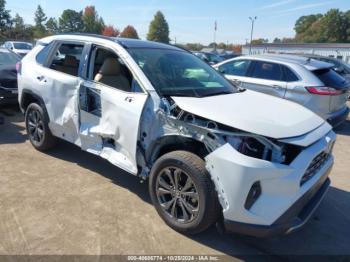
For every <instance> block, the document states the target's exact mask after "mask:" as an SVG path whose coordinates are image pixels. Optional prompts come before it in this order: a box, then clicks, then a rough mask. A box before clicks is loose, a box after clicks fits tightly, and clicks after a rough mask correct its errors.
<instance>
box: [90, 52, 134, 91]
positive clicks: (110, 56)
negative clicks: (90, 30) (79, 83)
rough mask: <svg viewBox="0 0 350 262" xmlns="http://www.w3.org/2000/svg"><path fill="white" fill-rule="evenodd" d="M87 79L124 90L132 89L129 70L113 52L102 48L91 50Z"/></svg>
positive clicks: (131, 77)
mask: <svg viewBox="0 0 350 262" xmlns="http://www.w3.org/2000/svg"><path fill="white" fill-rule="evenodd" d="M89 79H90V80H93V81H95V82H100V83H102V84H105V85H108V86H110V87H114V88H117V89H119V90H123V91H126V92H131V91H132V88H131V87H132V84H133V76H132V74H131V72H130V71H129V69H128V68H127V67H126V65H125V64H124V63H123V61H122V60H121V59H120V58H119V57H118V56H117V55H116V54H115V53H113V52H111V51H109V50H107V49H104V48H100V47H95V49H93V50H92V54H91V61H90V69H89Z"/></svg>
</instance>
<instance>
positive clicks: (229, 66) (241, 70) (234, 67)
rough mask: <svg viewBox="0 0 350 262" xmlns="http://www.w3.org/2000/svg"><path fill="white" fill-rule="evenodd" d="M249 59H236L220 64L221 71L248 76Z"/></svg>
mask: <svg viewBox="0 0 350 262" xmlns="http://www.w3.org/2000/svg"><path fill="white" fill-rule="evenodd" d="M250 63H251V62H250V61H249V60H235V61H231V62H227V63H226V64H223V65H221V66H219V71H220V72H221V73H223V74H227V75H236V76H246V75H247V72H248V68H249V65H250Z"/></svg>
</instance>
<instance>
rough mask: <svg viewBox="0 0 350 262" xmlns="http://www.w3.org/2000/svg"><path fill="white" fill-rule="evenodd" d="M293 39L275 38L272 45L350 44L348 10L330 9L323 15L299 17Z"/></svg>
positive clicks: (349, 17) (349, 11)
mask: <svg viewBox="0 0 350 262" xmlns="http://www.w3.org/2000/svg"><path fill="white" fill-rule="evenodd" d="M294 30H295V33H296V34H295V37H294V38H283V39H279V38H275V40H274V41H273V42H274V43H350V10H348V11H345V12H342V11H340V10H339V9H334V8H333V9H330V10H329V11H328V12H326V13H325V14H311V15H306V16H301V17H300V18H299V19H298V20H297V21H296V23H295V26H294Z"/></svg>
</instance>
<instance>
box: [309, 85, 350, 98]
mask: <svg viewBox="0 0 350 262" xmlns="http://www.w3.org/2000/svg"><path fill="white" fill-rule="evenodd" d="M305 88H306V90H307V91H308V92H309V93H311V94H315V95H322V96H336V95H340V94H342V93H343V91H342V90H336V89H334V88H331V87H325V86H317V87H305Z"/></svg>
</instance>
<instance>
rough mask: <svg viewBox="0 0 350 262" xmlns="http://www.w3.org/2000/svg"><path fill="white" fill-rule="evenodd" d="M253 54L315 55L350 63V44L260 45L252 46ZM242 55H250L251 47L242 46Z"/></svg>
mask: <svg viewBox="0 0 350 262" xmlns="http://www.w3.org/2000/svg"><path fill="white" fill-rule="evenodd" d="M251 52H252V54H253V55H257V54H265V53H270V54H271V53H272V54H273V53H275V54H315V55H321V56H328V57H335V58H338V59H341V60H343V61H344V62H346V63H350V44H290V43H285V44H260V45H252V51H251ZM242 54H243V55H248V54H249V45H244V46H242Z"/></svg>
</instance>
